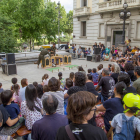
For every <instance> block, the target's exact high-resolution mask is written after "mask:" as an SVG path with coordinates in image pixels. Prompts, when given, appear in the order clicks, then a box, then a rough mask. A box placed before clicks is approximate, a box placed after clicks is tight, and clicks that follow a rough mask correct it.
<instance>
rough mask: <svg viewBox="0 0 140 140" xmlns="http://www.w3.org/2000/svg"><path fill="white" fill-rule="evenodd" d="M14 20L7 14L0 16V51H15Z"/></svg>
mask: <svg viewBox="0 0 140 140" xmlns="http://www.w3.org/2000/svg"><path fill="white" fill-rule="evenodd" d="M16 45H17V40H16V38H15V30H14V22H13V21H12V20H10V19H9V18H8V17H7V16H4V15H2V14H1V16H0V52H6V53H8V52H9V53H10V52H17V49H16Z"/></svg>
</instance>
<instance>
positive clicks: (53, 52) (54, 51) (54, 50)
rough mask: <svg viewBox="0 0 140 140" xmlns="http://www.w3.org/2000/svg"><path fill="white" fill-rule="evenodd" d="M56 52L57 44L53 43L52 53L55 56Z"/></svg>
mask: <svg viewBox="0 0 140 140" xmlns="http://www.w3.org/2000/svg"><path fill="white" fill-rule="evenodd" d="M55 53H56V46H55V43H53V46H52V47H51V55H52V56H55Z"/></svg>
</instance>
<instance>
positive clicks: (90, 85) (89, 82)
mask: <svg viewBox="0 0 140 140" xmlns="http://www.w3.org/2000/svg"><path fill="white" fill-rule="evenodd" d="M86 87H87V91H88V92H91V93H93V94H94V95H96V96H98V93H97V91H96V90H95V87H94V84H93V78H92V75H91V74H87V81H86Z"/></svg>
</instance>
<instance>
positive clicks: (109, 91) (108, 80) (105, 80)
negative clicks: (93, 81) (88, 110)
mask: <svg viewBox="0 0 140 140" xmlns="http://www.w3.org/2000/svg"><path fill="white" fill-rule="evenodd" d="M102 76H103V77H102V78H101V80H100V82H99V83H98V85H97V87H96V91H98V89H99V88H100V86H101V87H102V90H101V102H103V101H105V100H107V99H108V98H109V97H110V96H112V95H113V89H114V85H115V81H114V79H113V78H112V77H110V76H109V70H108V69H103V71H102Z"/></svg>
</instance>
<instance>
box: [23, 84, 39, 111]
mask: <svg viewBox="0 0 140 140" xmlns="http://www.w3.org/2000/svg"><path fill="white" fill-rule="evenodd" d="M25 98H26V104H27V107H28V108H29V109H30V110H31V111H34V107H35V102H34V101H36V100H37V92H36V88H35V86H34V85H32V84H29V85H28V86H27V87H26V90H25Z"/></svg>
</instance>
